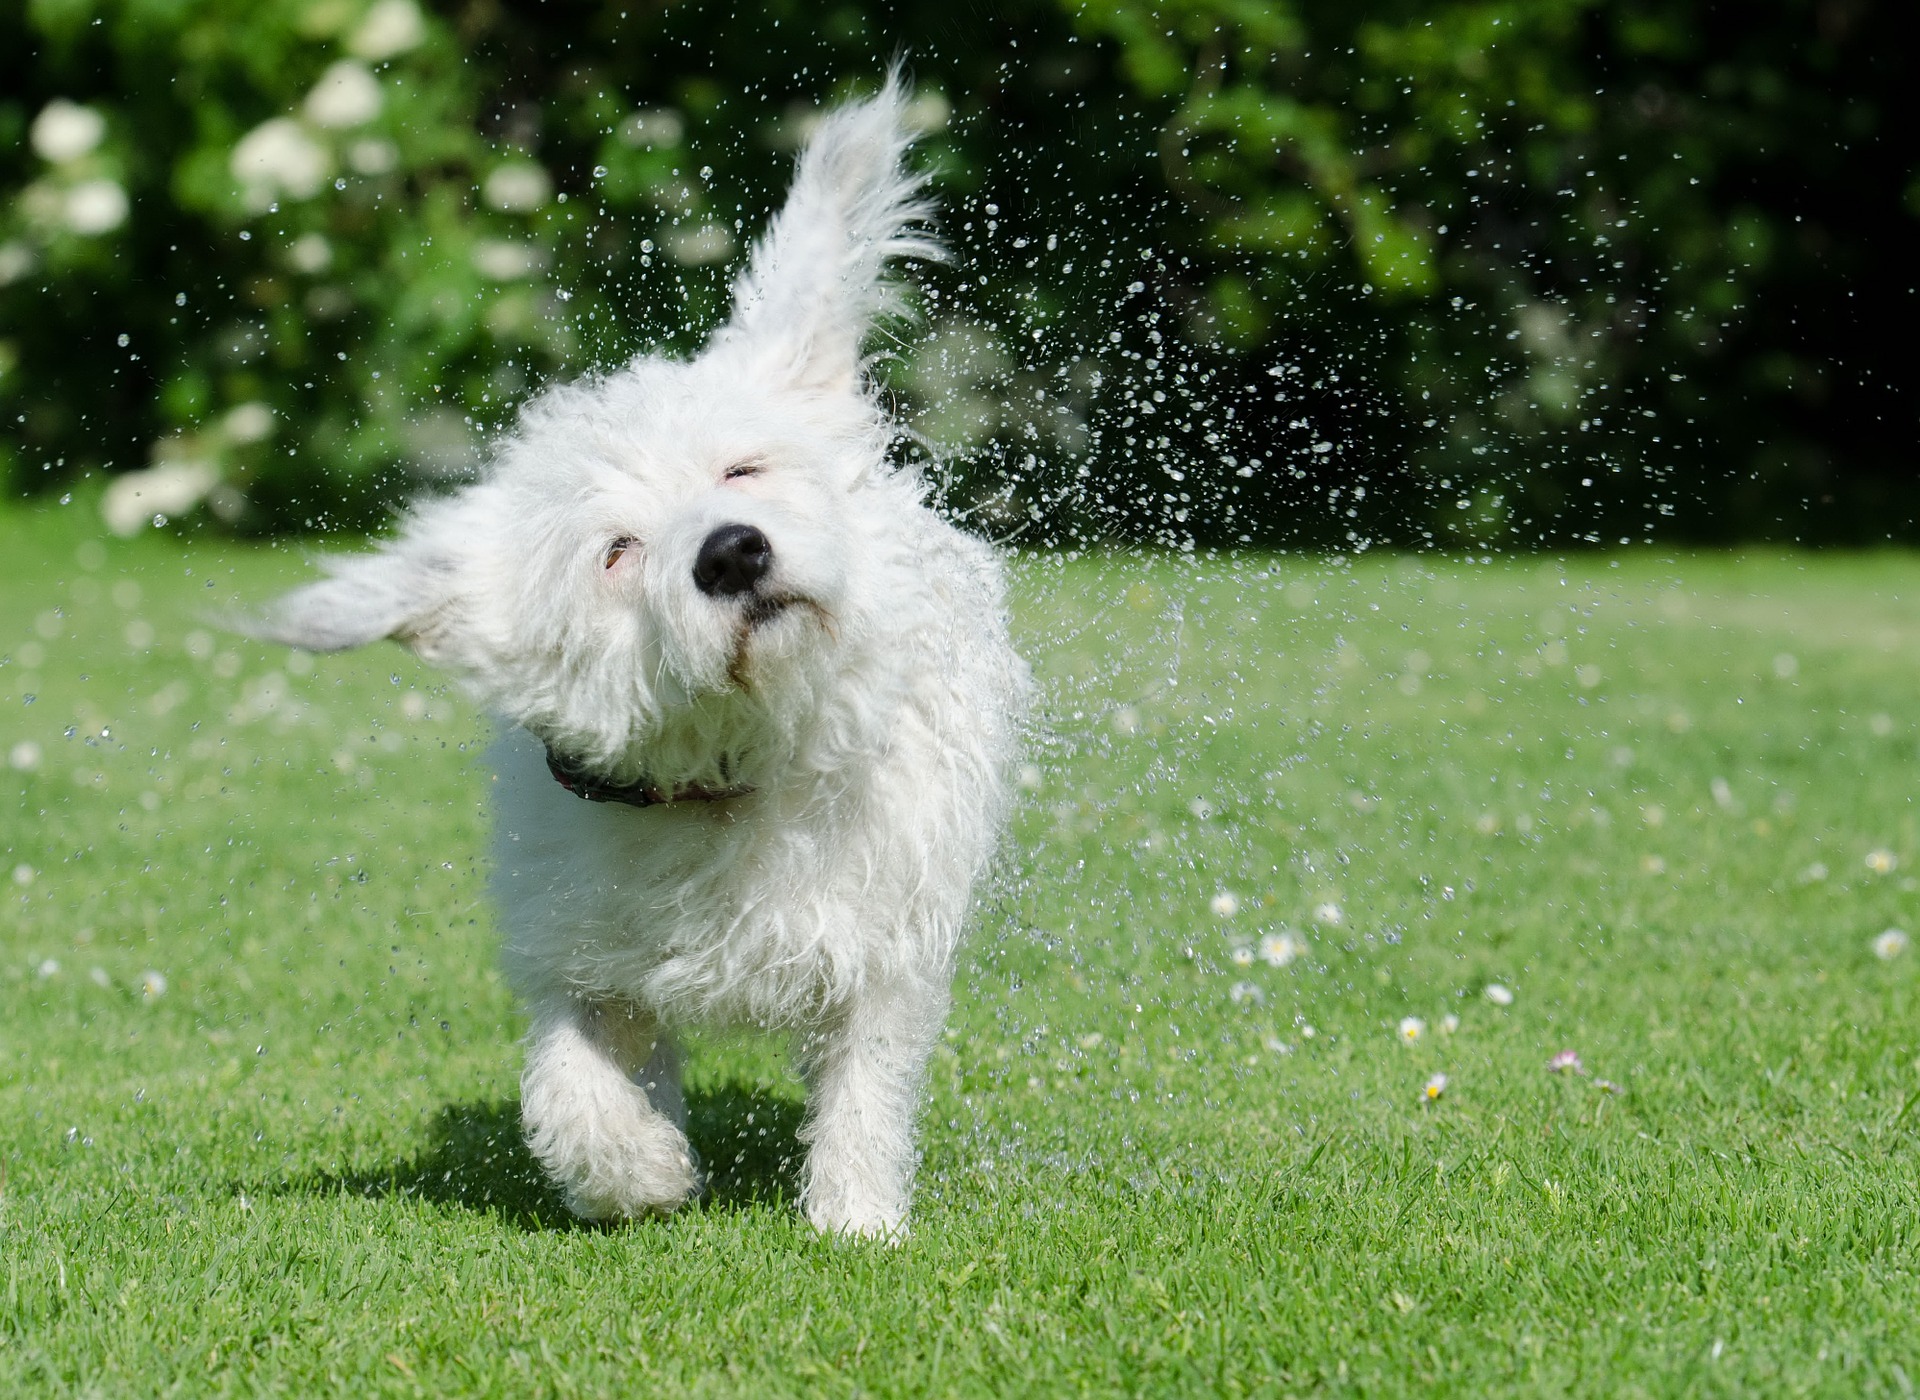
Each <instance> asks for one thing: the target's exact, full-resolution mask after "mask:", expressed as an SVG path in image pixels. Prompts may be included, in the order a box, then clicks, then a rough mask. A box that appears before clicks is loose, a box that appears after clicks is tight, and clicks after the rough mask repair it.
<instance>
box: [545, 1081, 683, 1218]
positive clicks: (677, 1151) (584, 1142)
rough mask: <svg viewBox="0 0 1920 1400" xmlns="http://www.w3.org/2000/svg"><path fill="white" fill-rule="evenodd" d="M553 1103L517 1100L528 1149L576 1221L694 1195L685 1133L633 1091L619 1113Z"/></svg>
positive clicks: (661, 1209) (653, 1209)
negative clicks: (565, 1109) (570, 1110)
mask: <svg viewBox="0 0 1920 1400" xmlns="http://www.w3.org/2000/svg"><path fill="white" fill-rule="evenodd" d="M552 1107H553V1106H552V1105H545V1104H542V1105H523V1113H524V1117H525V1126H526V1130H527V1146H528V1147H529V1148H531V1149H532V1151H533V1155H534V1156H535V1157H537V1158H539V1159H540V1164H541V1165H542V1166H543V1167H545V1168H546V1169H547V1175H548V1176H549V1177H550V1178H552V1180H553V1183H554V1184H555V1185H556V1186H558V1187H559V1188H560V1190H561V1192H562V1194H563V1195H564V1197H565V1199H566V1203H567V1209H568V1210H570V1211H572V1212H573V1213H574V1214H575V1215H577V1216H579V1217H580V1218H581V1219H583V1220H628V1219H633V1218H636V1217H644V1216H650V1215H666V1214H668V1213H669V1212H671V1211H674V1210H676V1209H678V1208H679V1207H680V1206H682V1205H684V1204H686V1203H687V1202H688V1201H689V1200H691V1199H693V1198H694V1197H695V1196H697V1195H698V1194H699V1193H700V1189H701V1180H700V1169H699V1167H698V1165H697V1164H696V1162H695V1159H694V1154H693V1148H692V1145H691V1144H689V1143H688V1141H687V1138H686V1134H684V1133H682V1132H681V1131H680V1130H679V1129H678V1128H677V1127H675V1126H674V1125H673V1124H672V1123H671V1122H669V1121H668V1120H667V1119H666V1118H664V1117H662V1116H661V1115H660V1114H658V1113H656V1112H654V1111H653V1110H652V1109H651V1108H650V1107H648V1106H647V1103H646V1100H645V1098H644V1097H643V1096H641V1095H640V1093H639V1092H638V1091H637V1090H636V1091H634V1093H633V1101H632V1102H625V1103H622V1104H620V1105H619V1111H609V1109H611V1108H612V1106H611V1105H607V1104H605V1103H601V1104H596V1105H592V1106H591V1109H592V1110H597V1111H591V1110H590V1111H588V1112H584V1113H576V1114H574V1115H571V1116H561V1115H557V1114H554V1113H552V1112H551V1109H552ZM576 1107H579V1105H576ZM536 1108H539V1109H545V1110H547V1111H545V1112H536V1111H534V1110H535V1109H536Z"/></svg>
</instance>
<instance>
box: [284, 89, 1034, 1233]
mask: <svg viewBox="0 0 1920 1400" xmlns="http://www.w3.org/2000/svg"><path fill="white" fill-rule="evenodd" d="M902 105H903V94H902V92H901V90H900V88H899V85H898V84H897V83H895V82H892V81H889V83H888V84H887V86H886V89H885V90H884V91H883V92H882V93H881V95H880V96H879V97H878V98H876V99H874V100H872V101H868V102H864V103H858V104H854V105H850V106H846V107H842V108H840V109H839V110H837V111H834V112H832V113H830V114H829V115H828V116H827V117H826V118H825V119H824V120H823V121H822V123H821V124H820V126H819V128H818V130H817V132H816V133H815V135H814V136H813V137H812V139H811V141H810V142H809V144H808V146H807V148H806V150H805V151H804V153H803V154H802V155H801V157H800V160H799V164H798V167H797V169H796V171H795V175H794V181H793V188H792V192H791V194H790V196H789V198H788V201H787V205H786V208H785V210H784V211H782V212H781V213H780V214H779V215H778V216H777V217H776V218H775V219H774V221H773V223H772V224H771V226H770V227H769V228H768V230H767V232H766V234H765V236H764V237H763V238H762V239H761V240H760V241H759V243H758V244H756V245H755V247H754V249H753V252H752V256H751V258H750V260H749V263H748V265H747V267H746V270H745V271H744V273H743V274H742V275H741V276H740V278H739V280H738V282H737V284H736V286H735V289H734V301H735V304H734V310H733V314H732V318H731V319H730V320H729V321H728V322H727V323H726V324H725V325H724V326H723V327H721V329H720V330H719V331H718V332H717V333H716V334H715V335H714V337H713V339H712V341H711V343H710V344H709V345H708V346H707V347H706V349H705V350H704V351H703V352H702V353H701V354H700V355H699V356H698V357H697V358H695V359H693V360H691V361H686V362H681V361H674V360H668V359H662V358H654V357H642V358H640V359H637V360H635V361H634V362H633V363H632V364H630V365H627V366H626V367H625V368H623V369H620V370H618V371H617V372H614V373H611V374H608V375H605V376H604V377H593V378H589V379H587V380H584V381H582V382H580V383H577V384H571V385H566V386H563V387H559V388H554V389H550V390H548V391H546V392H545V393H543V394H541V395H540V396H539V397H538V398H536V399H535V400H533V401H532V402H531V403H529V404H527V405H526V407H525V409H524V410H523V412H522V413H521V417H520V423H519V426H518V429H517V431H516V432H515V433H514V434H513V436H512V437H511V439H510V440H508V441H507V442H506V443H505V444H504V445H503V446H502V447H501V448H500V450H499V452H498V455H497V458H496V460H494V462H493V463H492V465H491V466H490V468H489V469H488V470H487V471H486V472H485V473H484V475H483V478H482V479H481V480H479V481H478V482H476V483H475V484H473V485H470V486H467V487H465V488H464V489H462V490H460V491H458V492H456V493H454V494H452V495H450V496H447V497H445V498H441V499H434V500H429V501H426V502H423V503H421V504H418V505H417V506H416V507H415V508H414V509H413V510H412V512H411V513H410V514H409V515H408V516H407V518H406V519H405V520H404V522H403V524H402V527H401V529H400V531H399V533H398V535H397V537H396V538H394V539H392V540H390V541H387V542H385V543H384V544H382V545H381V546H380V548H379V549H378V550H377V551H376V552H374V553H371V554H365V555H354V556H347V557H342V558H335V559H332V560H329V561H327V563H326V568H327V573H328V574H329V577H328V578H326V579H324V580H323V581H320V582H316V583H313V584H310V585H308V586H306V587H304V588H301V589H299V590H297V591H295V592H293V593H291V594H289V595H287V596H286V597H284V598H282V599H280V600H279V601H278V602H277V603H276V604H274V605H273V606H272V608H271V609H270V610H269V611H268V612H267V613H266V614H265V615H264V616H262V617H260V618H258V619H255V620H254V621H253V622H252V623H250V624H248V630H250V631H252V632H254V633H255V634H256V635H259V636H263V637H267V638H271V639H276V640H280V641H284V642H288V643H291V644H294V645H297V646H301V647H308V648H313V649H319V650H330V649H336V648H341V647H350V646H359V645H361V644H363V643H366V642H370V641H373V640H375V639H377V638H382V637H391V638H394V639H396V640H398V641H400V642H403V643H404V644H406V645H407V646H409V647H411V648H412V649H413V650H414V651H416V652H417V653H419V655H420V656H422V657H424V658H426V659H427V660H428V661H430V662H433V663H435V664H437V665H440V666H443V667H445V668H447V669H448V670H449V671H451V672H452V673H453V674H454V675H455V676H456V677H458V678H459V680H460V681H461V682H462V683H463V685H464V686H465V687H466V688H467V689H468V690H469V691H470V692H471V693H472V694H473V695H475V696H476V697H477V698H478V699H479V700H480V701H481V702H482V703H483V704H485V705H486V706H487V707H488V709H489V710H491V711H492V712H493V713H494V714H495V715H496V716H497V717H498V718H499V720H500V721H501V737H500V738H499V740H498V741H497V743H496V745H495V749H494V752H493V755H492V758H493V763H494V766H495V768H496V770H497V779H496V783H495V789H496V792H497V794H498V831H497V838H496V844H495V851H494V871H493V885H494V890H495V894H496V896H497V898H498V901H499V904H500V906H501V909H502V913H503V916H504V922H505V926H506V940H507V941H506V955H505V956H506V964H507V968H508V971H509V973H510V975H511V977H512V980H513V982H514V984H515V986H516V988H517V989H518V991H519V993H520V994H521V996H522V997H523V998H524V999H525V1001H526V1004H527V1009H528V1012H529V1015H530V1017H531V1021H532V1028H531V1030H530V1031H529V1033H528V1036H527V1057H526V1068H525V1071H524V1073H523V1075H522V1078H521V1110H522V1115H523V1118H524V1121H525V1126H526V1132H527V1140H528V1142H529V1143H530V1144H531V1146H532V1148H533V1151H534V1153H535V1154H536V1155H537V1156H538V1157H539V1159H540V1161H541V1162H542V1163H543V1164H544V1165H545V1166H546V1169H547V1171H548V1172H549V1173H550V1174H551V1176H552V1177H553V1179H554V1181H555V1182H556V1183H558V1184H559V1186H560V1187H561V1188H562V1189H563V1190H564V1191H565V1193H566V1199H567V1203H568V1204H569V1205H570V1206H571V1207H572V1209H573V1210H574V1211H576V1212H577V1213H578V1214H580V1215H582V1216H585V1217H588V1218H590V1219H596V1220H598V1219H611V1218H619V1217H626V1216H638V1215H645V1214H648V1213H653V1212H663V1211H669V1210H672V1209H673V1208H674V1207H676V1206H678V1205H680V1204H681V1203H682V1202H683V1201H686V1200H687V1199H688V1198H689V1197H690V1196H692V1195H694V1194H695V1193H696V1192H697V1191H698V1190H699V1189H700V1181H699V1175H698V1172H697V1169H696V1166H695V1162H694V1158H693V1155H692V1152H691V1150H690V1148H689V1146H688V1143H687V1138H686V1135H685V1131H684V1128H685V1110H684V1107H683V1104H682V1100H681V1094H680V1086H679V1072H678V1066H677V1063H676V1060H675V1055H674V1050H673V1046H672V1043H671V1041H670V1039H669V1036H670V1034H671V1032H672V1030H673V1029H674V1028H675V1027H676V1026H679V1025H682V1024H685V1023H687V1022H690V1021H694V1020H701V1021H714V1020H718V1021H722V1022H729V1023H735V1024H746V1025H751V1026H758V1027H769V1028H771V1027H779V1028H786V1029H789V1030H791V1031H792V1032H793V1033H794V1034H795V1038H796V1048H797V1052H798V1054H799V1057H800V1061H801V1064H802V1067H803V1069H804V1072H805V1077H806V1081H807V1086H808V1106H807V1117H806V1125H805V1127H804V1129H803V1130H802V1134H801V1136H802V1139H803V1141H804V1142H805V1143H806V1144H807V1149H808V1150H807V1158H806V1166H805V1170H804V1173H803V1178H802V1185H801V1200H802V1204H803V1205H804V1208H805V1210H806V1213H807V1216H808V1218H809V1219H811V1220H812V1221H813V1223H814V1224H815V1225H817V1226H818V1227H819V1228H821V1229H822V1230H828V1231H840V1232H851V1233H858V1234H866V1235H873V1234H889V1233H893V1232H896V1231H898V1230H899V1229H900V1228H901V1227H902V1224H903V1222H904V1220H905V1217H906V1213H907V1201H908V1194H909V1190H910V1187H911V1185H912V1177H913V1167H914V1160H915V1151H914V1133H913V1129H914V1118H915V1112H916V1100H917V1098H918V1096H919V1093H920V1089H921V1084H922V1079H923V1075H924V1071H925V1067H926V1062H927V1057H928V1055H929V1054H930V1052H931V1051H932V1048H933V1045H934V1042H935V1039H936V1038H937V1036H938V1035H939V1033H940V1028H941V1025H942V1023H943V1020H944V1017H945V1013H946V1008H947V996H948V987H949V984H950V982H951V980H952V973H953V963H954V955H955V945H956V944H957V942H958V940H959V937H960V933H961V927H962V924H963V923H964V922H965V919H966V917H967V913H968V910H969V906H970V904H971V899H972V895H971V891H972V888H973V885H974V882H975V881H976V880H977V879H978V878H979V876H980V874H981V872H982V869H983V867H984V866H985V865H986V863H987V861H988V859H989V856H990V854H991V852H992V849H993V846H994V843H995V839H996V836H997V834H998V832H999V830H1000V828H1001V826H1002V824H1003V818H1004V815H1005V810H1006V807H1007V789H1006V772H1007V767H1008V762H1009V759H1010V757H1011V756H1012V752H1013V748H1014V744H1015V730H1016V728H1017V724H1018V720H1019V715H1020V710H1021V707H1022V705H1023V703H1024V699H1025V694H1026V689H1027V680H1026V671H1025V668H1024V666H1023V665H1022V663H1021V662H1020V661H1019V660H1018V658H1017V657H1016V656H1015V655H1014V653H1013V651H1012V649H1011V647H1010V645H1009V643H1008V640H1007V628H1006V621H1005V617H1004V604H1003V597H1002V592H1003V589H1002V579H1001V571H1000V566H999V562H998V560H997V559H996V557H995V555H994V553H993V551H992V550H991V549H990V548H989V547H988V546H986V545H985V544H983V543H981V542H980V541H978V540H975V539H973V538H971V537H969V536H967V535H964V534H961V533H960V532H958V531H957V530H955V529H953V528H952V527H951V526H949V525H948V524H946V523H945V522H943V521H942V520H941V519H940V518H939V517H938V516H937V515H935V514H934V513H933V512H932V511H931V510H929V509H928V508H927V506H926V504H925V503H924V496H925V489H924V487H923V485H922V483H921V482H920V481H919V480H918V479H917V478H916V477H915V475H914V474H913V473H911V472H908V471H904V470H901V469H898V468H896V467H894V466H891V465H889V463H888V461H887V455H886V454H887V449H888V447H889V445H890V443H891V442H893V441H894V440H895V438H896V436H897V429H896V427H895V425H894V424H893V423H892V422H891V420H890V419H889V418H888V416H887V414H886V412H885V410H884V408H883V407H882V404H881V402H880V400H879V397H878V396H877V394H876V392H875V391H874V389H873V388H872V387H871V386H870V385H869V384H868V382H867V380H866V377H865V373H864V370H865V362H864V361H863V359H862V343H863V341H865V339H866V338H867V336H868V334H869V332H870V331H871V330H872V328H873V326H874V323H875V321H876V318H878V317H879V316H880V315H881V314H882V313H883V311H885V309H886V302H887V297H888V287H887V283H886V282H885V280H884V276H883V274H884V272H885V264H886V262H887V260H888V259H889V258H895V257H915V258H922V259H926V258H932V257H936V256H938V249H937V248H936V246H935V245H934V244H933V243H932V242H931V241H930V240H929V238H928V237H927V236H926V235H925V234H924V233H921V232H919V231H917V230H918V229H920V228H921V227H922V225H923V222H924V220H925V217H926V215H927V214H928V212H929V210H928V205H927V204H926V203H925V202H924V201H923V200H922V198H921V194H920V182H919V181H918V179H917V178H916V177H915V176H913V175H912V174H910V173H908V172H907V171H906V170H905V169H904V168H903V165H902V160H903V156H904V154H905V150H906V146H907V137H906V135H905V134H904V132H903V128H902Z"/></svg>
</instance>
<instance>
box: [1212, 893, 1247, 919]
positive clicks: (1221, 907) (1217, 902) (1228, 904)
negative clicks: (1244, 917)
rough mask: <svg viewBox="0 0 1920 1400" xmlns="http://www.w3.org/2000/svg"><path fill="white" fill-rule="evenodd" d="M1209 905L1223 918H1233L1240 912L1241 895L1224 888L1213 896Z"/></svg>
mask: <svg viewBox="0 0 1920 1400" xmlns="http://www.w3.org/2000/svg"><path fill="white" fill-rule="evenodd" d="M1209 907H1210V908H1211V909H1212V910H1213V912H1214V913H1216V914H1218V915H1219V916H1220V917H1221V918H1223V919H1231V918H1232V917H1233V916H1234V915H1235V914H1238V913H1239V912H1240V897H1239V896H1238V895H1236V894H1235V893H1234V892H1233V891H1232V890H1222V891H1220V893H1219V894H1217V895H1215V896H1214V897H1213V902H1212V904H1211V905H1210V906H1209Z"/></svg>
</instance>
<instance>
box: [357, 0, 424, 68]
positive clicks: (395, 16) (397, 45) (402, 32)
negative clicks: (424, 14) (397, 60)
mask: <svg viewBox="0 0 1920 1400" xmlns="http://www.w3.org/2000/svg"><path fill="white" fill-rule="evenodd" d="M426 37H427V26H426V24H425V23H424V22H423V21H422V20H421V18H420V7H419V6H418V5H416V4H414V3H413V0H380V3H379V4H377V5H375V6H374V7H373V8H372V9H371V10H368V11H367V17H366V18H365V19H363V20H361V21H360V27H359V28H358V29H356V30H354V31H353V34H352V36H351V37H350V38H348V40H347V49H348V51H349V52H352V53H355V54H357V55H359V56H360V57H361V58H364V59H366V60H367V61H368V62H369V63H378V62H380V60H381V59H383V58H392V57H393V56H394V55H395V54H400V53H405V52H406V51H407V50H408V49H411V48H417V47H418V46H419V44H420V41H421V40H422V39H425V38H426Z"/></svg>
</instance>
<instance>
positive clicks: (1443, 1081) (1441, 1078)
mask: <svg viewBox="0 0 1920 1400" xmlns="http://www.w3.org/2000/svg"><path fill="white" fill-rule="evenodd" d="M1446 1092H1447V1076H1446V1075H1444V1074H1435V1075H1431V1076H1429V1077H1428V1079H1427V1082H1426V1084H1425V1086H1423V1087H1422V1088H1421V1090H1420V1097H1421V1098H1423V1099H1425V1100H1426V1101H1427V1102H1429V1103H1431V1102H1433V1100H1435V1099H1437V1098H1439V1097H1440V1096H1441V1095H1442V1094H1444V1093H1446Z"/></svg>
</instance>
